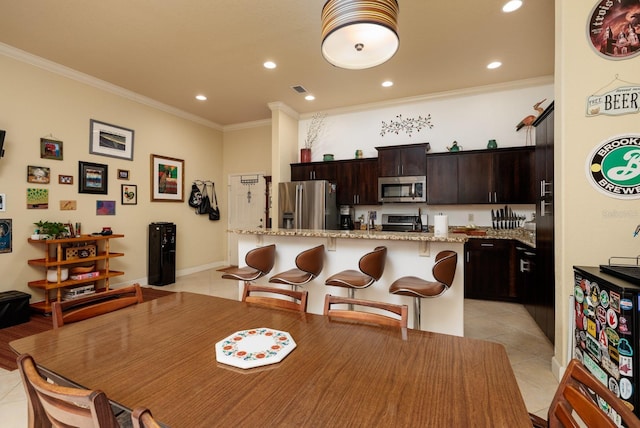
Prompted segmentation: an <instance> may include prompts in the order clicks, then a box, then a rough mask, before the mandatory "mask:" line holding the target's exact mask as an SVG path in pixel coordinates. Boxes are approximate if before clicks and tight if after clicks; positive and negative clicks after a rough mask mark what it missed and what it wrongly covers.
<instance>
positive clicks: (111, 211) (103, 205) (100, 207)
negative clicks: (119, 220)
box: [96, 201, 116, 215]
mask: <svg viewBox="0 0 640 428" xmlns="http://www.w3.org/2000/svg"><path fill="white" fill-rule="evenodd" d="M96 215H116V201H96Z"/></svg>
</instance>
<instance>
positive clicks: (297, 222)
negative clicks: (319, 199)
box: [293, 184, 303, 229]
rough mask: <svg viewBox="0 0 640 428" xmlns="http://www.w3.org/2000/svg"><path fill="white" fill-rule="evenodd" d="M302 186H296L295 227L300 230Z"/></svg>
mask: <svg viewBox="0 0 640 428" xmlns="http://www.w3.org/2000/svg"><path fill="white" fill-rule="evenodd" d="M302 194H303V192H302V184H296V218H295V223H294V225H293V226H294V227H295V228H296V229H300V228H301V227H302Z"/></svg>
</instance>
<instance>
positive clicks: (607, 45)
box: [587, 0, 640, 59]
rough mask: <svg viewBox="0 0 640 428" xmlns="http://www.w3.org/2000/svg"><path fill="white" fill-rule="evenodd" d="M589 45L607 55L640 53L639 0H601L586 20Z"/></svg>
mask: <svg viewBox="0 0 640 428" xmlns="http://www.w3.org/2000/svg"><path fill="white" fill-rule="evenodd" d="M587 31H588V33H589V34H588V35H587V36H588V37H589V40H590V41H591V46H592V47H593V48H594V49H595V51H596V52H598V53H599V54H600V55H601V56H603V57H605V58H607V59H628V58H632V57H634V56H636V55H638V54H640V0H602V1H600V2H598V3H597V4H596V6H595V7H594V8H593V11H592V12H591V16H590V18H589V24H588V28H587Z"/></svg>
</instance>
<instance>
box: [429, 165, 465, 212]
mask: <svg viewBox="0 0 640 428" xmlns="http://www.w3.org/2000/svg"><path fill="white" fill-rule="evenodd" d="M457 203H458V158H457V157H456V156H451V155H450V154H449V153H443V154H435V155H428V156H427V204H430V205H448V204H457Z"/></svg>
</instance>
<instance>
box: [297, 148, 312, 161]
mask: <svg viewBox="0 0 640 428" xmlns="http://www.w3.org/2000/svg"><path fill="white" fill-rule="evenodd" d="M300 162H302V163H307V162H311V149H300Z"/></svg>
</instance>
